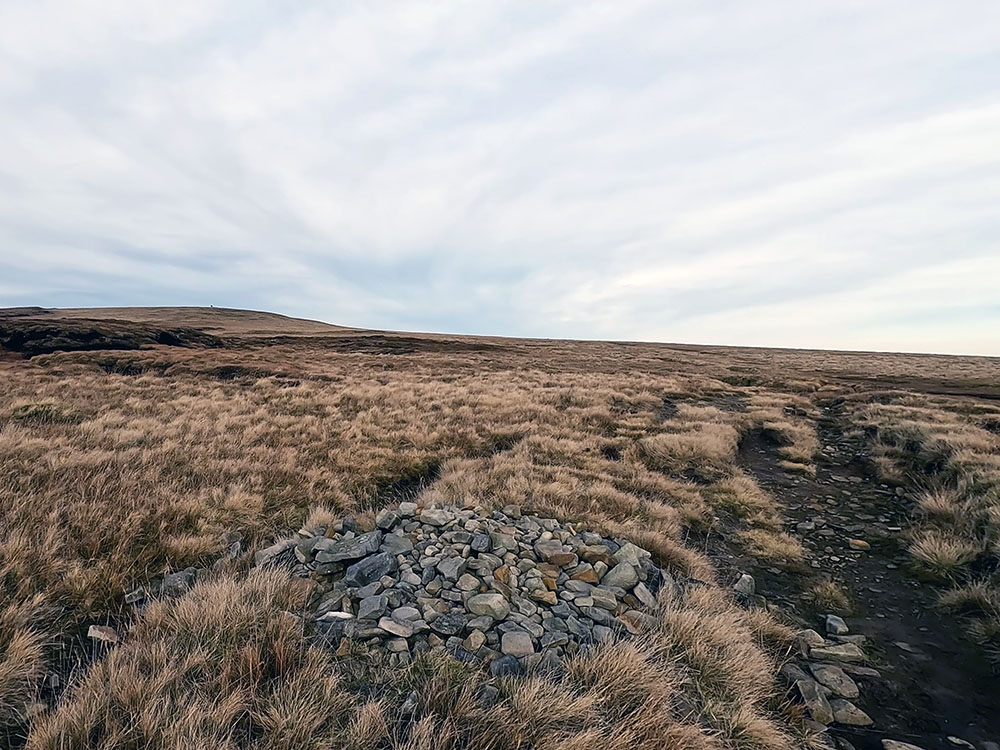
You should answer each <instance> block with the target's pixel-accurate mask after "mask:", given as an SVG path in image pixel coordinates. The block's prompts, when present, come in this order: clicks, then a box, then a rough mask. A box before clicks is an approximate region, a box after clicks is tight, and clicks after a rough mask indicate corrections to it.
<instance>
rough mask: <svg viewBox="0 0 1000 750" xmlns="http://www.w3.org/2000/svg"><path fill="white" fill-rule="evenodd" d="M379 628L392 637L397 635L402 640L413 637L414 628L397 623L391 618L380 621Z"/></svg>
mask: <svg viewBox="0 0 1000 750" xmlns="http://www.w3.org/2000/svg"><path fill="white" fill-rule="evenodd" d="M378 626H379V628H380V629H382V630H384V631H385V632H387V633H391V634H392V635H397V636H399V637H400V638H409V637H410V636H411V635H413V626H412V625H410V624H409V623H405V622H397V621H396V620H393V619H392V618H391V617H383V618H382V619H380V620H379V621H378Z"/></svg>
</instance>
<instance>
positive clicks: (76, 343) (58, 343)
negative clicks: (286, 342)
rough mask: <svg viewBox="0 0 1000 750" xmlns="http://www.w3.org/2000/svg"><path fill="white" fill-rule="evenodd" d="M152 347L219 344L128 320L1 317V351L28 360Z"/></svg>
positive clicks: (190, 332) (192, 332)
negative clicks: (13, 353) (42, 356)
mask: <svg viewBox="0 0 1000 750" xmlns="http://www.w3.org/2000/svg"><path fill="white" fill-rule="evenodd" d="M152 346H182V347H219V346H222V341H221V340H220V339H218V338H217V337H215V336H212V335H211V334H208V333H205V332H203V331H199V330H197V329H195V328H158V327H156V326H151V325H145V324H142V323H132V322H128V321H114V320H84V319H80V320H52V321H37V320H30V319H24V318H18V317H16V316H7V317H2V318H0V350H2V351H9V352H18V353H19V354H22V355H23V356H25V357H29V358H30V357H35V356H37V355H39V354H51V353H53V352H57V351H63V352H70V351H95V350H103V349H119V350H135V349H146V348H149V347H152Z"/></svg>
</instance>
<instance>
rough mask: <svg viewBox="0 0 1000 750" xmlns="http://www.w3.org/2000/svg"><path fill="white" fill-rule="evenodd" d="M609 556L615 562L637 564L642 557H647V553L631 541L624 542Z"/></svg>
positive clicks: (640, 561)
mask: <svg viewBox="0 0 1000 750" xmlns="http://www.w3.org/2000/svg"><path fill="white" fill-rule="evenodd" d="M611 557H612V558H613V559H614V561H615V562H619V563H622V562H627V563H630V564H632V565H635V566H638V565H639V564H641V563H642V561H643V559H645V558H647V557H649V553H648V552H647V551H646V550H644V549H642V548H641V547H637V546H635V545H634V544H632V542H625V544H623V545H622V546H621V547H619V548H618V551H617V552H615V553H614V554H613V555H612V556H611Z"/></svg>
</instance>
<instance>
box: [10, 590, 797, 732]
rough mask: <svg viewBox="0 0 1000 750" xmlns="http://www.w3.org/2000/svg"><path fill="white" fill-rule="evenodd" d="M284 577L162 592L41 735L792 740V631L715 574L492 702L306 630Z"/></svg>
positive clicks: (435, 675)
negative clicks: (179, 593)
mask: <svg viewBox="0 0 1000 750" xmlns="http://www.w3.org/2000/svg"><path fill="white" fill-rule="evenodd" d="M288 591H289V589H288V587H287V584H286V581H285V580H284V578H283V576H282V575H281V574H280V573H277V572H273V571H272V572H268V573H259V572H258V573H254V574H251V575H250V576H247V577H245V578H242V579H240V580H232V579H220V580H217V581H215V582H212V583H205V584H199V585H198V586H197V587H196V588H195V589H194V590H193V591H192V592H190V593H189V594H187V595H186V596H184V597H183V598H181V599H179V600H177V601H172V602H163V603H158V604H156V605H154V606H153V607H152V608H151V609H150V611H149V612H148V613H147V614H146V616H145V617H144V618H143V620H141V621H140V622H138V623H136V625H135V626H134V627H133V628H132V630H131V632H130V633H129V636H128V639H127V641H126V643H125V644H124V645H122V646H121V647H120V648H117V649H115V650H113V651H112V652H111V653H109V654H108V656H107V657H106V658H105V659H103V660H102V661H100V662H98V663H97V664H95V665H94V666H93V667H92V668H91V669H90V670H89V672H88V673H87V674H86V676H85V677H84V679H83V680H82V681H81V682H80V683H79V684H78V685H77V686H76V687H74V688H73V689H72V691H71V692H70V693H69V694H68V695H67V696H65V697H64V700H63V701H62V703H61V704H60V706H59V707H58V708H57V709H56V710H55V711H53V712H51V713H49V714H48V715H46V716H45V717H43V718H42V719H40V720H39V721H38V722H37V723H36V724H35V726H34V731H33V733H32V735H31V737H30V738H29V742H28V748H29V749H31V750H35V749H42V748H47V749H51V750H61V749H62V748H70V747H100V748H106V749H107V750H111V749H112V748H132V747H168V748H178V749H179V748H191V747H213V748H244V747H250V748H275V749H277V748H287V749H288V750H291V749H293V748H296V749H299V748H316V749H317V750H318V749H319V748H364V747H369V748H393V749H395V748H399V749H402V748H424V747H426V748H435V749H436V748H459V747H463V748H484V749H489V750H517V748H523V747H538V748H566V747H573V748H583V749H587V750H589V749H593V750H598V748H609V747H610V748H615V749H616V750H628V748H632V747H648V748H654V747H655V748H677V749H678V750H681V749H682V748H706V749H707V750H715V749H717V748H718V749H720V750H721V749H723V748H779V749H783V748H792V747H795V746H796V743H794V742H793V739H792V737H791V736H790V735H789V733H788V731H787V730H786V729H784V728H783V727H782V726H781V724H780V723H779V722H778V721H777V720H775V718H769V717H768V714H769V709H768V703H769V701H770V700H771V699H772V698H773V697H774V686H773V681H772V679H771V677H770V675H771V674H772V672H773V670H774V668H775V662H774V661H773V660H772V658H771V657H769V656H767V655H766V654H765V652H764V651H763V650H762V649H761V648H760V646H759V645H758V640H759V639H760V638H761V633H767V634H769V635H770V636H771V637H772V639H773V638H774V637H775V634H777V636H778V637H779V638H784V639H786V640H787V638H788V633H786V632H784V631H783V630H782V629H781V628H780V627H779V626H777V625H775V624H774V623H773V621H770V620H769V618H767V617H766V616H764V615H763V614H762V613H759V612H758V613H756V614H755V615H754V616H753V617H752V618H751V617H749V616H743V615H741V614H739V613H738V612H734V610H733V608H732V605H731V603H730V602H729V601H728V600H727V599H726V598H725V597H724V596H723V595H721V593H720V592H718V591H717V590H710V589H700V590H699V591H697V592H693V593H690V594H688V595H687V596H688V598H687V599H677V600H666V601H664V605H663V612H662V615H661V619H660V621H659V624H658V625H657V626H656V627H655V628H654V629H653V630H652V631H650V632H649V633H647V635H646V636H644V638H643V639H641V640H636V641H632V642H628V643H624V642H614V643H610V644H605V645H603V646H600V647H597V648H594V649H592V650H590V651H588V652H586V653H583V654H581V655H579V656H577V657H574V658H573V659H571V660H570V661H569V662H568V663H567V664H566V668H565V674H564V675H563V676H562V677H557V678H553V677H542V676H536V677H530V678H527V679H508V680H505V681H502V682H501V683H500V685H499V687H500V690H501V693H500V698H499V700H498V701H497V702H496V704H495V705H491V706H484V705H483V704H482V702H481V701H480V699H479V691H480V689H481V687H482V685H483V684H484V683H485V682H486V677H485V675H484V674H483V673H482V672H480V671H479V670H476V669H474V668H470V667H463V666H461V665H459V664H457V663H456V662H453V661H450V660H446V659H428V658H421V659H418V660H417V661H416V662H415V663H414V664H413V665H412V666H410V667H409V668H406V669H398V670H385V669H379V668H376V667H374V666H373V665H371V664H369V663H367V662H366V661H364V660H363V659H362V658H361V657H358V656H355V657H353V658H349V657H344V658H336V657H334V656H333V655H331V654H330V653H329V652H326V651H321V650H319V649H316V648H312V647H309V646H307V645H306V644H305V642H304V640H303V637H302V626H301V622H300V621H299V620H297V619H296V618H295V617H293V616H292V615H290V614H289V612H288V611H287V608H289V607H291V608H292V609H294V608H295V604H294V603H293V602H289V601H288ZM692 685H696V686H697V688H698V690H697V691H696V692H693V691H692V690H691V686H692ZM411 693H412V694H413V696H414V697H413V698H411V699H410V703H411V705H412V707H413V713H412V714H411V715H405V716H404V715H403V714H402V711H403V705H404V702H405V701H406V699H407V697H408V696H410V695H411ZM692 699H695V700H696V702H694V703H692Z"/></svg>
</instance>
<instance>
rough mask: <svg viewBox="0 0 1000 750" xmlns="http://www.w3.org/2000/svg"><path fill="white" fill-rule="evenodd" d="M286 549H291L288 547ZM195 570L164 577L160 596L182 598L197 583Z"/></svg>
mask: <svg viewBox="0 0 1000 750" xmlns="http://www.w3.org/2000/svg"><path fill="white" fill-rule="evenodd" d="M286 549H289V548H288V547H286ZM195 578H196V575H195V571H194V568H185V569H184V570H178V571H177V572H176V573H169V574H167V575H165V576H164V577H163V582H162V583H161V584H160V596H180V595H181V594H184V593H185V592H187V591H188V590H189V589H190V588H191V587H192V586H194V582H195Z"/></svg>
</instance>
